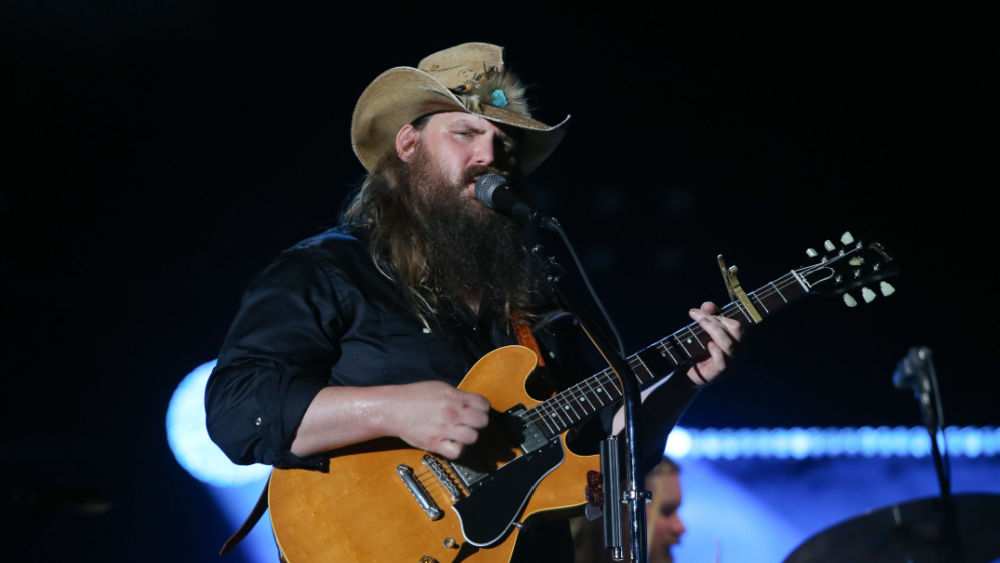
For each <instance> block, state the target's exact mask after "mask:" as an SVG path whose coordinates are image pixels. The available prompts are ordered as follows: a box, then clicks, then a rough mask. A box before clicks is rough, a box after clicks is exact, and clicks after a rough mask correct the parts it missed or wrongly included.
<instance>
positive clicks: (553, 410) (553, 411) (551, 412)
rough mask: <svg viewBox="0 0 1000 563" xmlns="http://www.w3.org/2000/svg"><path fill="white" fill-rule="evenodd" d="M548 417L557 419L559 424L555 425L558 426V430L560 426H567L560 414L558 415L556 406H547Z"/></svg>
mask: <svg viewBox="0 0 1000 563" xmlns="http://www.w3.org/2000/svg"><path fill="white" fill-rule="evenodd" d="M556 397H558V395H556ZM549 418H550V420H558V421H559V425H558V426H557V428H560V431H561V428H566V426H567V425H566V421H565V420H563V419H562V417H561V416H559V409H557V408H549Z"/></svg>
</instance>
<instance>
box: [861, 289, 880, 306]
mask: <svg viewBox="0 0 1000 563" xmlns="http://www.w3.org/2000/svg"><path fill="white" fill-rule="evenodd" d="M875 297H877V296H876V295H875V292H874V291H872V290H870V289H868V288H867V287H863V288H861V298H862V299H864V300H865V303H871V302H872V301H875Z"/></svg>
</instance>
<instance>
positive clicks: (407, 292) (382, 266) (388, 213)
mask: <svg viewBox="0 0 1000 563" xmlns="http://www.w3.org/2000/svg"><path fill="white" fill-rule="evenodd" d="M409 171H410V170H409V166H408V165H407V164H406V163H405V162H403V161H402V160H400V158H399V156H398V155H397V154H396V151H395V150H394V149H393V150H390V151H387V152H386V154H385V155H383V156H382V158H381V159H380V160H379V162H378V164H377V165H376V166H375V168H374V169H373V170H372V171H371V173H370V174H368V177H367V178H365V181H364V182H363V183H362V184H361V187H360V188H358V190H357V191H355V193H354V194H353V195H352V196H351V197H350V199H349V200H348V202H347V205H346V206H345V208H344V211H343V213H342V214H341V222H342V223H343V224H345V225H350V226H352V227H356V228H364V229H367V230H368V233H369V236H370V237H371V238H370V246H369V250H370V252H371V257H372V262H374V263H375V267H376V268H378V270H379V272H381V273H382V275H384V276H385V277H387V278H389V279H391V280H393V281H395V282H397V283H398V284H399V286H400V288H401V289H402V291H403V297H404V299H406V302H407V303H408V304H409V305H410V307H411V308H412V309H413V310H414V311H415V312H416V313H417V314H418V315H419V316H420V317H421V319H423V317H424V315H425V314H431V315H433V314H435V313H436V312H437V297H436V295H435V292H434V290H433V288H431V287H430V286H429V284H428V262H427V247H426V244H425V241H424V240H423V238H422V237H420V236H419V234H418V233H419V232H420V225H419V223H418V221H417V218H416V216H415V215H414V214H413V212H412V210H411V207H410V205H411V201H412V188H411V187H410V182H409Z"/></svg>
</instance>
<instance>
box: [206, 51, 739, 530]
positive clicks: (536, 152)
mask: <svg viewBox="0 0 1000 563" xmlns="http://www.w3.org/2000/svg"><path fill="white" fill-rule="evenodd" d="M567 120H568V118H567ZM567 120H564V121H563V122H562V123H560V124H559V125H556V126H552V127H550V126H548V125H545V124H544V123H541V122H539V121H537V120H535V119H533V118H532V117H531V115H530V113H529V111H528V108H527V106H526V105H525V103H524V88H523V87H522V86H521V85H520V82H519V81H518V80H517V78H516V77H514V76H513V75H512V74H510V73H509V72H507V71H506V70H505V69H504V67H503V59H502V50H501V48H500V47H497V46H495V45H489V44H485V43H468V44H464V45H459V46H456V47H452V48H450V49H446V50H444V51H441V52H438V53H435V54H433V55H431V56H429V57H426V58H425V59H424V60H423V61H421V63H420V65H419V68H411V67H398V68H394V69H391V70H389V71H387V72H385V73H383V74H382V75H380V76H379V77H378V78H376V79H375V81H373V82H372V83H371V84H370V85H369V86H368V88H366V89H365V91H364V92H363V93H362V94H361V97H360V99H359V100H358V103H357V105H356V107H355V111H354V118H353V122H352V127H351V137H352V143H353V146H354V151H355V153H356V155H357V156H358V158H359V160H360V161H361V163H362V165H363V166H364V167H365V168H366V170H368V171H369V176H368V177H367V179H366V181H365V182H364V184H363V185H362V187H361V189H360V190H359V191H358V192H357V194H355V195H354V196H353V198H352V199H351V201H349V202H348V205H347V207H346V210H345V212H344V215H343V221H342V224H341V225H340V226H339V227H337V228H334V229H331V230H329V231H327V232H325V233H323V234H320V235H318V236H316V237H313V238H311V239H308V240H306V241H303V242H301V243H299V244H297V245H295V246H294V247H292V248H291V249H289V250H287V251H285V252H284V253H282V254H281V255H280V256H279V257H278V258H276V259H275V261H274V262H273V263H272V264H271V265H270V266H268V268H267V269H265V271H264V272H263V273H262V274H261V275H260V276H259V277H258V278H257V279H256V280H255V281H254V282H253V284H251V286H250V288H249V289H248V290H247V293H246V296H245V297H244V300H243V303H242V305H241V307H240V310H239V312H238V314H237V316H236V319H235V320H234V322H233V325H232V327H231V329H230V332H229V334H228V336H227V337H226V340H225V342H224V343H223V346H222V350H221V352H220V354H219V360H218V365H217V367H216V369H215V371H214V373H213V374H212V377H211V379H210V381H209V384H208V388H207V392H206V411H207V423H208V429H209V433H210V435H211V436H212V439H213V440H215V441H216V443H218V444H219V446H220V447H221V448H222V449H223V451H225V452H226V454H227V455H228V456H229V457H230V458H231V459H233V460H234V461H236V462H237V463H253V462H261V463H266V464H271V465H274V466H277V467H300V468H312V469H320V470H322V469H324V468H326V467H327V466H328V462H329V455H328V452H331V450H336V449H337V448H340V447H343V446H347V445H351V444H356V443H359V442H366V441H369V440H372V439H375V438H381V437H387V436H388V437H396V438H400V439H402V440H404V441H405V442H407V443H408V444H410V445H411V446H413V447H414V448H418V449H421V450H426V451H428V452H432V453H435V454H439V455H441V456H443V457H445V458H448V459H456V458H458V457H459V456H460V455H461V454H462V453H463V452H464V451H465V450H466V449H467V448H469V447H470V446H473V445H474V444H476V441H477V438H478V437H479V435H480V432H481V431H482V430H483V429H484V428H485V427H486V426H487V423H488V420H489V412H490V403H489V400H488V398H486V397H483V396H480V395H476V394H473V393H468V392H464V391H461V390H458V389H456V388H455V386H456V385H457V384H458V383H459V382H460V381H461V379H462V377H463V376H464V375H465V373H466V372H467V371H468V369H469V368H470V367H471V366H472V364H473V363H474V362H475V361H476V360H477V359H478V358H480V357H481V356H483V355H484V354H486V353H487V352H489V351H490V350H493V349H495V348H497V347H500V346H504V345H508V344H514V343H518V342H521V343H524V344H527V345H533V344H537V343H538V342H540V343H541V348H544V349H545V352H546V357H547V359H548V360H549V361H548V364H549V367H550V371H551V372H552V373H555V374H558V373H559V372H560V367H561V366H564V365H566V363H567V361H566V360H567V358H565V357H560V353H559V352H560V351H559V350H556V349H555V348H557V347H558V346H559V344H558V339H557V338H555V337H554V335H555V334H557V333H559V332H561V330H562V329H560V328H559V327H558V324H559V323H558V322H554V323H549V322H547V321H548V320H550V319H553V318H564V317H565V316H560V315H552V314H551V313H552V312H553V310H554V307H555V305H554V303H555V299H554V296H553V294H552V290H551V288H550V287H548V284H547V283H546V282H545V277H544V276H543V275H541V273H540V265H539V264H538V263H537V262H536V259H534V258H533V257H531V256H530V255H529V254H528V253H527V251H526V250H525V248H524V246H523V244H522V243H521V239H520V236H521V229H520V228H519V226H518V225H517V224H515V223H514V222H513V221H512V220H511V219H509V218H507V217H505V216H502V215H499V214H497V213H495V212H493V211H491V210H489V209H486V208H485V207H484V206H483V205H482V204H480V203H479V202H478V201H477V200H476V199H475V195H474V186H475V181H476V179H477V178H479V177H480V176H482V175H484V174H487V173H497V174H503V175H504V176H507V177H508V178H509V179H510V181H511V184H512V185H514V186H517V185H519V180H520V179H521V178H522V177H523V176H524V175H525V174H528V173H529V172H531V171H532V170H533V169H534V168H535V167H537V166H538V165H539V164H541V162H542V161H543V160H544V159H545V158H546V157H547V156H548V155H549V154H550V153H551V152H552V151H553V150H554V149H555V147H556V145H558V143H559V141H560V140H561V139H562V136H563V134H564V130H565V125H566V122H567ZM714 312H715V306H714V305H713V304H710V303H706V304H705V305H703V306H702V307H701V308H700V309H692V310H691V312H690V315H691V318H692V319H695V320H696V321H698V322H699V323H700V324H701V326H702V327H703V328H704V329H705V331H706V332H707V333H708V334H709V335H710V336H711V338H712V342H711V343H710V344H709V346H708V349H709V352H710V355H709V357H708V358H706V359H704V360H702V361H701V362H698V363H697V364H695V365H693V366H692V367H691V368H690V369H689V370H687V372H686V374H685V376H684V377H672V378H670V379H668V380H667V383H666V384H664V385H663V387H664V388H669V392H660V393H654V394H652V395H651V396H649V404H650V405H651V406H653V407H654V408H650V409H644V411H646V410H648V414H646V415H644V417H645V422H646V424H647V426H648V427H649V428H650V429H651V430H650V431H649V432H648V433H647V434H648V435H649V436H650V444H649V445H648V446H647V449H646V450H645V451H652V452H657V451H659V452H662V451H663V442H664V440H665V439H666V433H667V432H668V431H669V428H670V426H672V424H673V423H674V422H675V421H676V419H677V418H678V417H679V415H680V412H681V411H682V410H683V408H684V407H685V406H686V404H687V403H688V402H689V401H690V399H691V398H692V397H693V396H694V393H695V391H696V389H697V386H698V385H701V384H704V383H706V382H708V381H711V380H712V379H714V378H715V377H716V376H718V374H719V373H720V372H721V371H722V370H723V368H724V367H725V360H726V357H727V356H729V355H730V354H731V353H732V348H733V345H734V344H735V342H737V341H738V340H739V338H740V326H739V324H738V323H736V322H735V321H732V320H730V319H727V318H723V317H719V316H715V315H713V313H714ZM528 325H531V326H532V328H533V329H534V331H535V333H536V334H537V335H538V341H537V342H536V341H535V340H534V339H533V338H532V337H531V336H530V332H529V333H528V336H525V331H523V330H522V331H521V332H520V333H518V328H519V327H521V326H528ZM518 334H520V338H519V337H518V336H517V335H518ZM552 356H555V357H552ZM564 356H565V355H564ZM569 361H572V358H569ZM579 375H589V373H584V374H578V376H579ZM554 379H556V380H558V379H559V377H554ZM519 383H520V382H513V381H512V382H511V385H518V384H519ZM647 395H648V393H647ZM615 426H616V427H617V428H619V429H620V426H621V418H620V417H619V418H618V419H617V421H616V422H615ZM654 428H655V430H652V429H654ZM605 431H607V429H605ZM657 448H658V449H657ZM333 453H334V454H336V452H333ZM581 500H582V499H581ZM528 535H530V534H522V536H528ZM565 539H566V541H565V542H563V545H565V544H568V543H569V540H568V534H567V536H566V538H565ZM521 541H522V540H518V543H519V545H520V543H521ZM525 541H527V540H525ZM542 543H546V544H552V543H554V542H542Z"/></svg>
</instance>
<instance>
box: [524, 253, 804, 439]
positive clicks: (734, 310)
mask: <svg viewBox="0 0 1000 563" xmlns="http://www.w3.org/2000/svg"><path fill="white" fill-rule="evenodd" d="M778 285H780V286H781V288H780V289H786V290H787V289H789V288H791V287H795V286H800V285H801V284H800V283H799V281H798V279H796V278H795V276H794V275H793V274H792V273H789V274H785V275H784V276H782V277H781V278H778V279H777V280H775V281H773V282H771V283H769V284H767V285H765V286H763V287H761V288H760V289H758V290H757V291H755V292H753V293H751V294H750V297H753V298H756V299H757V301H758V303H760V304H762V305H763V301H764V300H767V299H770V298H772V297H774V296H775V295H778V296H780V298H781V300H782V301H786V298H785V297H784V294H783V293H782V292H781V290H780V289H779V288H778V287H777V286H778ZM764 307H765V309H766V308H767V307H766V306H764ZM717 314H718V315H720V316H725V317H727V318H731V319H734V320H740V319H739V318H737V317H743V320H742V321H741V322H743V323H744V324H745V323H748V322H749V320H750V319H749V317H748V315H747V314H746V312H745V311H744V309H743V307H742V306H741V305H740V304H739V303H738V302H735V301H734V302H731V303H729V304H728V305H726V306H725V307H723V308H722V309H721V310H720V311H719V312H718V313H717ZM684 332H689V333H691V334H692V335H693V336H694V337H695V339H696V340H697V341H698V342H699V344H700V345H701V346H702V347H704V344H703V343H702V338H703V337H704V336H706V335H707V332H706V331H705V330H704V329H702V328H701V326H700V325H699V324H698V323H691V324H689V325H688V326H686V327H685V328H682V329H681V330H679V331H677V332H675V333H673V334H671V335H669V336H667V337H666V338H663V339H661V340H659V341H657V342H655V343H653V344H652V345H650V346H649V347H647V348H657V349H661V352H664V351H665V352H668V353H669V352H670V347H672V346H673V345H672V344H668V342H667V341H668V340H670V339H676V340H677V341H678V342H679V341H680V339H679V336H678V335H679V334H681V333H684ZM688 342H689V343H690V340H689V341H688ZM680 348H681V349H682V350H683V351H684V353H685V355H686V356H688V358H687V359H686V360H684V361H682V362H680V364H677V362H676V361H675V362H673V363H674V368H675V369H676V368H677V367H678V366H679V365H683V364H684V363H686V362H687V361H690V360H691V359H693V358H694V357H697V356H699V355H700V354H694V355H692V354H691V353H689V352H688V351H687V349H686V348H685V347H684V346H683V345H681V346H680ZM670 355H671V358H673V354H670ZM627 361H628V362H629V367H630V368H632V369H633V371H636V370H640V369H641V371H646V372H648V373H649V376H651V377H654V378H655V377H656V374H654V373H652V372H651V371H650V370H649V368H648V367H647V366H646V365H645V363H644V362H643V361H642V359H641V358H640V357H639V356H638V354H633V355H632V356H629V357H628V358H627ZM636 375H637V377H639V378H640V379H643V377H642V376H640V375H639V374H636ZM602 377H604V378H605V379H606V381H603V382H601V381H600V379H601V378H602ZM591 380H595V381H597V382H598V383H600V385H601V387H604V386H605V384H606V383H609V382H610V383H612V384H613V388H614V389H615V390H616V391H617V392H618V394H619V397H617V398H615V399H613V400H618V399H619V398H620V395H621V390H620V389H619V388H618V385H617V383H618V381H617V378H615V377H613V376H612V372H611V370H610V368H605V369H604V370H602V371H601V372H598V373H597V374H595V375H594V376H591V377H589V378H587V379H585V380H584V381H582V382H580V383H578V384H576V385H574V386H572V387H570V388H568V389H566V390H565V391H563V392H561V393H559V394H558V395H556V396H554V397H552V398H550V399H548V400H546V401H544V402H542V403H540V404H538V405H536V406H535V407H533V408H531V409H529V411H528V412H527V413H526V416H525V419H526V423H527V424H531V423H538V422H539V421H541V420H544V421H546V426H549V420H550V419H551V418H553V417H555V418H556V420H552V422H554V423H555V422H558V424H556V428H559V427H560V426H562V429H565V428H567V427H568V426H569V425H571V424H575V423H576V422H578V421H579V420H582V419H583V418H585V417H586V416H589V415H591V414H593V413H595V412H597V410H598V409H596V408H595V409H594V410H593V411H592V412H589V413H588V412H586V410H584V415H583V416H579V414H577V413H575V412H572V413H571V412H570V411H569V410H567V407H568V409H571V410H572V411H575V409H574V408H573V407H572V405H573V404H574V403H576V404H578V405H581V408H583V407H582V403H581V402H580V401H579V399H581V398H582V399H583V400H585V401H589V398H587V392H586V391H585V390H584V389H583V386H584V384H589V383H590V381H591ZM643 383H645V381H643ZM605 390H606V389H605ZM573 399H576V401H574V400H573ZM560 402H562V403H563V404H562V405H561V406H562V407H563V408H562V409H558V408H557V406H559V403H560ZM587 404H591V403H589V402H588V403H587ZM602 406H604V405H602ZM591 408H593V406H592V405H591ZM559 412H562V413H564V414H566V415H567V416H570V415H571V414H572V416H574V417H576V418H577V420H575V421H571V422H570V424H569V425H567V424H566V423H565V422H563V421H562V420H561V419H562V417H561V416H560V415H558V414H557V413H559ZM527 424H525V426H527ZM562 429H559V430H558V431H556V432H552V435H555V434H558V433H560V432H561V431H562ZM549 431H550V432H551V428H549Z"/></svg>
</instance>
